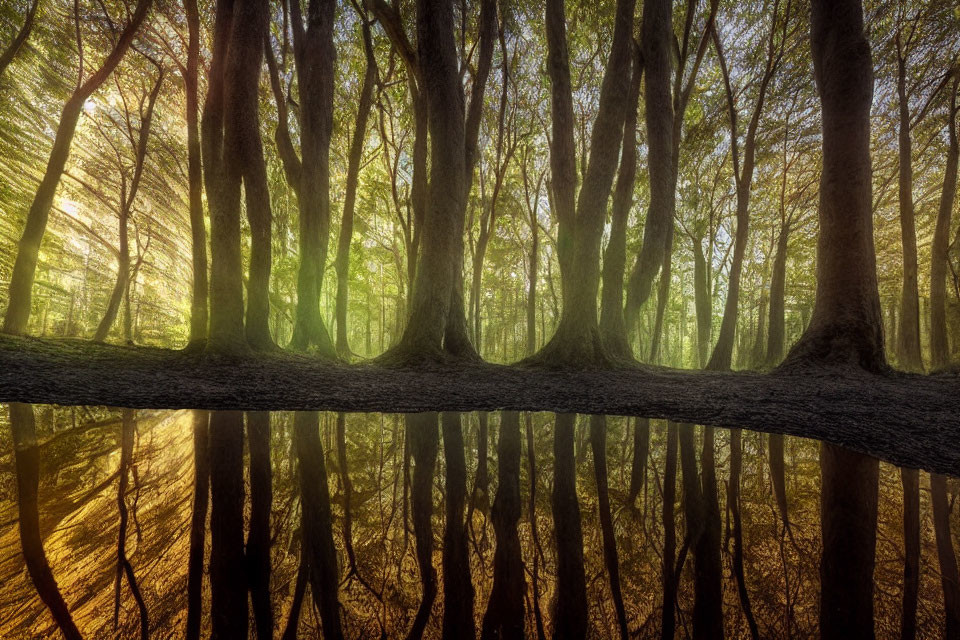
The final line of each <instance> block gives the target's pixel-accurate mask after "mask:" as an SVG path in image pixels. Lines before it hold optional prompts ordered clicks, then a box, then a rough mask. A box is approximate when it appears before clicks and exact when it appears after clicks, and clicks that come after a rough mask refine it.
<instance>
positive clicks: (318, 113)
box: [288, 0, 352, 358]
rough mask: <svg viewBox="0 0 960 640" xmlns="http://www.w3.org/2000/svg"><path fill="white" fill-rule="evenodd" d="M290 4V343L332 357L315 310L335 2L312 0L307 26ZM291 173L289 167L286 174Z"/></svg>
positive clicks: (324, 218) (326, 188) (323, 228)
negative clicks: (293, 255) (294, 166)
mask: <svg viewBox="0 0 960 640" xmlns="http://www.w3.org/2000/svg"><path fill="white" fill-rule="evenodd" d="M290 9H291V11H290V13H291V23H292V26H293V33H294V61H295V63H296V69H297V82H298V88H299V91H300V96H301V102H302V103H303V105H302V108H301V128H302V132H301V136H300V140H301V143H300V154H301V157H302V161H301V162H300V163H299V165H298V171H296V178H295V181H296V182H298V190H297V204H298V206H299V210H300V266H299V269H298V271H297V311H296V318H295V321H294V328H293V338H292V339H291V347H292V348H293V349H295V350H298V351H305V350H307V349H309V348H311V347H315V348H316V349H317V351H318V352H319V353H320V354H321V355H323V356H325V357H329V358H333V357H335V356H336V350H335V348H334V344H333V341H332V340H331V339H330V334H329V333H328V332H327V328H326V326H325V325H324V322H323V318H322V317H321V315H320V293H321V290H322V288H323V274H324V271H325V269H326V263H327V251H328V247H329V244H330V137H331V135H332V132H333V91H334V86H333V85H334V68H335V62H336V50H335V49H334V42H333V28H334V27H333V25H334V13H335V10H336V2H334V0H311V1H310V3H309V4H308V6H307V20H306V24H307V26H306V29H304V20H303V17H302V16H301V12H300V7H299V5H298V3H291V4H290ZM290 173H291V172H290V171H288V175H289V174H290ZM351 235H352V233H351Z"/></svg>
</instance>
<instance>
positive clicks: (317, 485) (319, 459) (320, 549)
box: [293, 411, 343, 640]
mask: <svg viewBox="0 0 960 640" xmlns="http://www.w3.org/2000/svg"><path fill="white" fill-rule="evenodd" d="M293 431H294V436H293V437H294V446H295V449H296V453H297V468H298V469H299V470H300V506H301V509H302V520H301V529H300V530H301V535H302V537H303V538H302V544H303V550H302V553H305V554H306V556H307V565H308V567H309V577H310V592H311V594H312V595H313V602H314V604H315V605H316V607H317V609H318V610H319V612H320V622H321V625H322V627H323V636H324V638H332V639H334V640H340V639H342V638H343V629H342V628H341V625H340V603H339V600H338V598H337V588H338V584H339V579H338V575H337V573H338V568H337V550H336V547H335V546H334V544H333V517H332V515H331V513H330V488H329V486H328V485H327V466H326V460H325V457H324V453H323V443H322V442H321V441H320V416H319V414H318V413H317V412H316V411H298V412H297V413H295V414H294V417H293Z"/></svg>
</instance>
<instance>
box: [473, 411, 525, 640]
mask: <svg viewBox="0 0 960 640" xmlns="http://www.w3.org/2000/svg"><path fill="white" fill-rule="evenodd" d="M497 461H498V466H497V481H498V482H497V495H496V497H495V498H494V500H493V507H492V509H491V514H490V517H491V520H492V521H493V530H494V533H495V534H496V537H497V547H496V550H495V551H494V555H493V587H492V588H491V590H490V601H489V602H488V603H487V611H486V613H485V614H484V616H483V630H482V633H481V636H480V637H481V638H482V639H483V640H492V639H494V638H503V639H504V640H521V639H522V638H523V637H524V606H523V601H524V596H525V594H526V588H527V585H526V581H525V580H524V576H523V558H522V557H521V554H520V536H519V535H518V533H517V524H518V523H519V521H520V511H521V504H520V414H519V413H517V412H515V411H504V412H503V413H502V414H501V417H500V433H499V437H498V439H497Z"/></svg>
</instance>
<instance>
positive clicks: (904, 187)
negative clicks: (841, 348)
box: [896, 31, 923, 371]
mask: <svg viewBox="0 0 960 640" xmlns="http://www.w3.org/2000/svg"><path fill="white" fill-rule="evenodd" d="M896 43H897V102H898V106H899V109H898V110H899V116H900V118H899V121H898V123H897V124H898V132H897V139H898V142H899V148H898V151H899V171H898V180H897V194H898V197H899V201H900V238H901V240H900V241H901V246H902V247H903V263H902V266H903V288H902V291H901V297H900V334H899V335H898V336H897V351H898V355H899V357H900V365H901V366H903V367H904V368H905V369H907V370H909V371H922V370H923V358H922V356H921V355H920V294H919V291H918V285H917V222H916V211H915V210H914V206H913V144H912V141H911V139H910V103H909V98H908V96H907V77H906V76H907V61H906V59H905V58H906V53H905V52H904V51H903V50H902V47H901V44H900V33H899V31H898V32H897V34H896Z"/></svg>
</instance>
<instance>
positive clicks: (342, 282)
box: [334, 15, 377, 359]
mask: <svg viewBox="0 0 960 640" xmlns="http://www.w3.org/2000/svg"><path fill="white" fill-rule="evenodd" d="M360 20H361V21H362V25H361V29H362V31H363V52H364V55H365V57H366V61H367V69H366V72H365V73H364V75H363V84H362V85H361V87H360V102H359V104H358V105H357V120H356V123H355V124H354V129H353V136H352V137H351V139H350V153H349V156H348V158H347V181H346V191H345V193H344V196H343V216H342V218H341V221H340V235H339V236H338V237H337V257H336V259H335V260H334V268H335V270H336V272H337V301H336V308H335V312H336V322H337V342H336V348H337V353H338V354H339V355H340V357H341V358H344V359H349V358H350V355H351V351H350V342H349V340H348V339H347V310H348V309H347V307H348V295H349V287H350V243H351V241H352V240H353V213H354V209H355V208H356V202H357V184H358V183H359V181H360V161H361V160H362V159H363V146H364V143H365V142H366V139H367V120H368V119H369V117H370V110H371V108H372V107H373V89H374V85H375V84H376V82H377V59H376V57H375V56H374V54H373V39H372V37H371V35H370V24H369V23H368V22H367V20H366V16H365V15H361V16H360Z"/></svg>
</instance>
